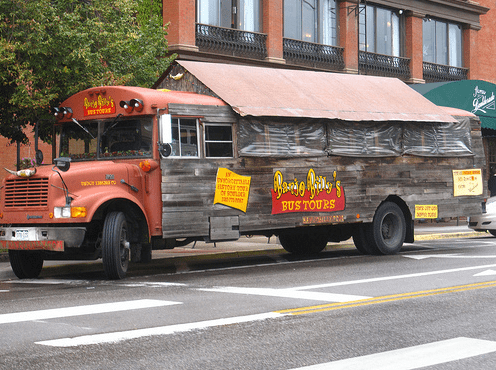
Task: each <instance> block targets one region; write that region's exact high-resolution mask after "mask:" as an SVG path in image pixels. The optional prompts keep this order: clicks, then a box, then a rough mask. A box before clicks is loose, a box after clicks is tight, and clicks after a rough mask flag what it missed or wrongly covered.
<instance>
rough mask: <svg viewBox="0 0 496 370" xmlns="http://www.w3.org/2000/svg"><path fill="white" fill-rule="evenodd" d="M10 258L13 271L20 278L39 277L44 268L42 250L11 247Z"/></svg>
mask: <svg viewBox="0 0 496 370" xmlns="http://www.w3.org/2000/svg"><path fill="white" fill-rule="evenodd" d="M9 260H10V266H12V271H14V274H15V275H16V276H17V277H18V278H19V279H34V278H37V277H38V275H40V272H41V269H42V268H43V255H42V254H41V252H36V251H34V252H32V251H18V250H11V249H9Z"/></svg>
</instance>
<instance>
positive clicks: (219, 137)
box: [203, 123, 233, 158]
mask: <svg viewBox="0 0 496 370" xmlns="http://www.w3.org/2000/svg"><path fill="white" fill-rule="evenodd" d="M203 127H204V134H205V136H204V142H205V157H218V158H224V157H233V135H232V125H231V124H229V123H204V124H203Z"/></svg>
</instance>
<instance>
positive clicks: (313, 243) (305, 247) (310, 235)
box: [279, 230, 329, 255]
mask: <svg viewBox="0 0 496 370" xmlns="http://www.w3.org/2000/svg"><path fill="white" fill-rule="evenodd" d="M328 239H329V236H328V235H327V234H326V233H324V232H322V231H320V232H319V231H317V230H311V231H310V230H291V231H287V232H284V233H281V234H280V235H279V242H280V243H281V245H282V247H283V248H284V250H286V251H287V252H289V253H293V254H298V255H308V254H317V253H319V252H321V251H322V250H323V249H324V248H325V247H326V245H327V241H328Z"/></svg>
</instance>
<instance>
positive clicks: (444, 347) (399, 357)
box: [293, 337, 496, 370]
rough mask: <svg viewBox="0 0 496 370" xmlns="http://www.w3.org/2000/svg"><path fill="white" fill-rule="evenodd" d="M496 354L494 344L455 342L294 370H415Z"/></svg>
mask: <svg viewBox="0 0 496 370" xmlns="http://www.w3.org/2000/svg"><path fill="white" fill-rule="evenodd" d="M491 352H496V342H493V341H489V340H481V339H472V338H464V337H459V338H454V339H448V340H443V341H439V342H434V343H428V344H422V345H419V346H414V347H408V348H402V349H397V350H393V351H387V352H381V353H375V354H372V355H367V356H360V357H353V358H349V359H345V360H339V361H333V362H327V363H324V364H318V365H312V366H305V367H300V368H297V369H293V370H345V369H353V370H414V369H420V368H423V367H427V366H434V365H438V364H443V363H446V362H451V361H456V360H463V359H465V358H469V357H475V356H479V355H483V354H487V353H491Z"/></svg>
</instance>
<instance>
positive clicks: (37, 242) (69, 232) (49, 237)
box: [0, 226, 86, 252]
mask: <svg viewBox="0 0 496 370" xmlns="http://www.w3.org/2000/svg"><path fill="white" fill-rule="evenodd" d="M85 234H86V228H85V227H24V226H15V227H0V248H4V249H15V250H46V251H54V252H63V251H64V249H65V248H78V247H80V246H81V244H83V241H84V236H85Z"/></svg>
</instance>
